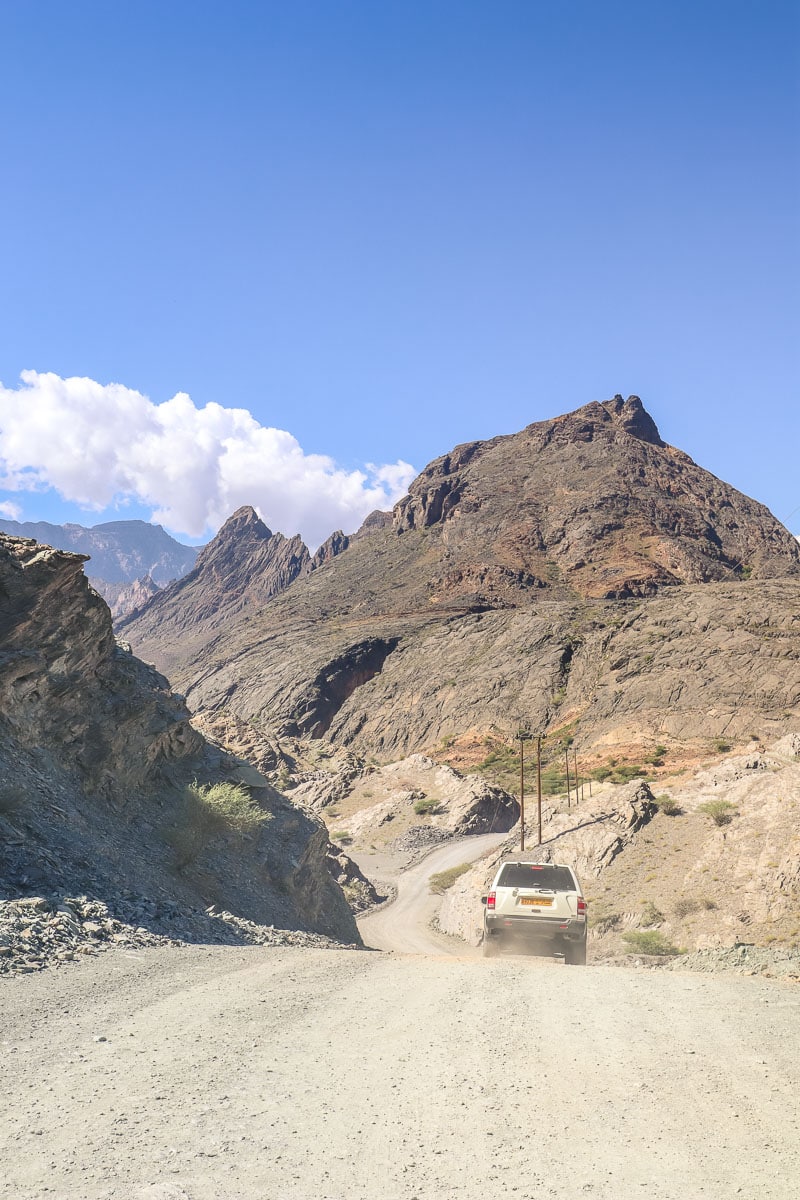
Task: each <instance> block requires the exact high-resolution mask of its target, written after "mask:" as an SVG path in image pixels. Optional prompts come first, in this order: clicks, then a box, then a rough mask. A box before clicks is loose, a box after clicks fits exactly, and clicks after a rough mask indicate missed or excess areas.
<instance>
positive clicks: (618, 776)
mask: <svg viewBox="0 0 800 1200" xmlns="http://www.w3.org/2000/svg"><path fill="white" fill-rule="evenodd" d="M646 774H647V772H646V771H645V769H644V767H640V766H638V765H636V764H635V763H625V764H624V765H622V766H619V767H615V768H614V773H613V775H612V780H613V782H614V783H630V781H631V780H632V779H638V778H640V777H641V776H642V775H646Z"/></svg>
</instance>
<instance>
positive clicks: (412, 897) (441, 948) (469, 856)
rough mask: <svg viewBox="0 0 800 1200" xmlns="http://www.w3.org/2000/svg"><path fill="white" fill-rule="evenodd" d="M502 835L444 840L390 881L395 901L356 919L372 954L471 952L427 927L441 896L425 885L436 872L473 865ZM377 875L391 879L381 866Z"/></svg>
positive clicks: (503, 838) (479, 915) (388, 872)
mask: <svg viewBox="0 0 800 1200" xmlns="http://www.w3.org/2000/svg"><path fill="white" fill-rule="evenodd" d="M507 837H508V834H507V833H483V834H478V835H477V836H476V837H469V838H459V839H458V841H452V842H447V843H446V844H445V845H444V846H442V847H439V848H438V849H436V850H433V851H431V853H430V854H426V856H425V857H424V858H423V859H422V860H421V861H420V862H417V863H415V864H414V865H413V866H410V867H408V868H407V869H406V870H405V871H403V872H402V874H400V875H399V876H397V877H396V878H393V879H392V882H393V884H394V886H395V887H396V889H397V898H396V899H395V900H394V901H393V902H392V903H391V904H387V905H385V906H384V907H383V908H379V909H377V910H376V911H375V912H372V913H370V914H369V915H368V916H365V917H361V919H360V920H359V922H358V928H359V932H360V934H361V936H362V938H363V939H364V944H365V945H367V946H371V947H373V948H374V949H376V950H398V951H401V952H403V953H406V954H457V955H463V954H475V953H477V951H475V950H474V949H473V948H472V947H471V946H467V945H466V944H465V943H464V942H462V941H461V940H460V939H457V938H451V937H447V936H446V935H445V934H443V933H439V932H437V931H436V930H435V929H432V928H431V921H432V920H433V917H434V915H435V913H436V910H437V908H438V906H439V904H440V903H441V899H442V898H441V896H435V895H433V894H432V893H431V890H430V887H429V884H428V881H429V879H430V877H431V875H434V874H436V872H438V871H446V870H448V869H449V868H450V867H459V866H461V864H462V863H464V862H475V860H476V859H478V858H480V857H481V855H482V854H485V853H486V852H487V851H488V850H492V849H494V847H495V846H499V845H500V843H501V842H504V841H505V840H506V838H507ZM362 864H363V867H364V868H365V869H367V873H369V869H370V867H372V865H373V864H372V863H370V864H368V865H367V864H366V863H364V862H363V860H359V865H362ZM383 873H384V874H389V875H390V876H391V874H392V872H391V867H390V866H389V870H388V871H387V864H384V869H383ZM370 877H371V876H370ZM475 919H476V922H477V923H478V924H480V922H481V920H482V917H481V914H480V913H477V914H476V917H475Z"/></svg>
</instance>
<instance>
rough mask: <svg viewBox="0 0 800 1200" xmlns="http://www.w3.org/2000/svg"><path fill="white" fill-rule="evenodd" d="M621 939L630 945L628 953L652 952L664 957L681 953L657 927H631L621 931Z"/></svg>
mask: <svg viewBox="0 0 800 1200" xmlns="http://www.w3.org/2000/svg"><path fill="white" fill-rule="evenodd" d="M622 940H623V942H625V943H626V944H627V945H628V946H629V947H630V950H629V953H630V954H654V955H658V957H660V958H664V957H668V956H669V955H673V954H682V953H683V951H682V950H680V949H679V948H678V947H677V946H674V945H673V944H672V942H670V941H669V940H668V939H667V938H665V937H664V934H663V933H661V931H660V930H658V929H632V930H631V931H630V932H629V933H623V935H622Z"/></svg>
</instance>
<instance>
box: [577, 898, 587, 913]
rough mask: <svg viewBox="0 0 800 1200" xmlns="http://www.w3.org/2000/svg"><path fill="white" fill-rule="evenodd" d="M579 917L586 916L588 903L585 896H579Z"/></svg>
mask: <svg viewBox="0 0 800 1200" xmlns="http://www.w3.org/2000/svg"><path fill="white" fill-rule="evenodd" d="M578 916H579V917H585V916H586V901H585V900H584V898H583V896H578Z"/></svg>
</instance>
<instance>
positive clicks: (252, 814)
mask: <svg viewBox="0 0 800 1200" xmlns="http://www.w3.org/2000/svg"><path fill="white" fill-rule="evenodd" d="M269 819H270V814H269V813H266V812H264V810H263V809H261V808H259V806H258V805H257V804H256V802H255V800H253V798H252V796H251V795H250V792H249V791H248V790H247V788H245V787H243V786H242V785H241V784H236V783H208V784H197V783H193V784H192V785H191V786H190V787H187V788H186V789H185V791H184V793H183V806H182V809H181V812H180V815H179V818H178V823H177V825H176V826H175V827H174V828H173V829H169V830H167V832H166V833H165V835H164V836H165V840H166V842H167V843H168V844H169V845H170V846H171V847H172V849H173V851H174V855H175V865H176V866H177V867H178V868H179V869H182V868H183V867H187V866H189V864H190V863H193V862H195V861H196V859H197V858H198V857H199V856H200V854H202V852H203V850H205V848H206V847H207V846H208V844H209V842H211V841H213V839H214V838H217V837H220V836H222V835H224V834H226V833H238V834H239V835H240V836H245V835H247V834H251V833H255V832H256V830H258V829H259V828H260V827H261V826H262V825H263V824H264V823H265V822H266V821H268V820H269Z"/></svg>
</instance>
